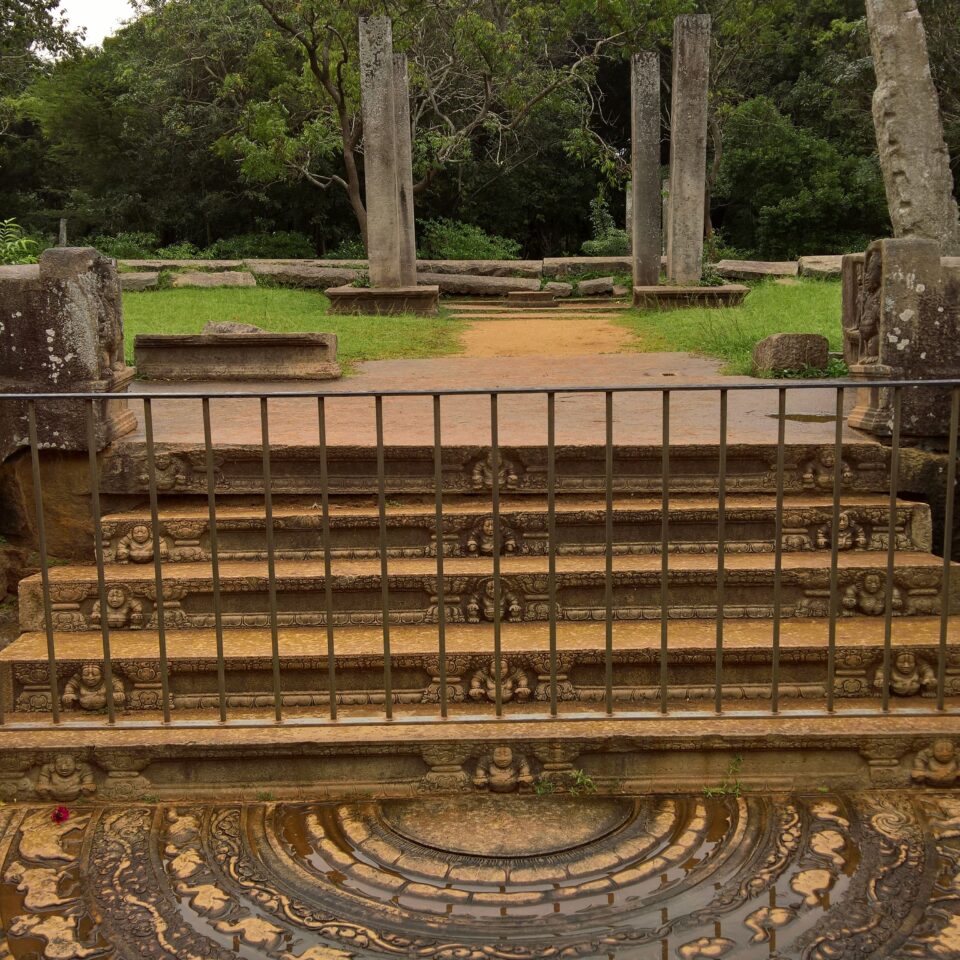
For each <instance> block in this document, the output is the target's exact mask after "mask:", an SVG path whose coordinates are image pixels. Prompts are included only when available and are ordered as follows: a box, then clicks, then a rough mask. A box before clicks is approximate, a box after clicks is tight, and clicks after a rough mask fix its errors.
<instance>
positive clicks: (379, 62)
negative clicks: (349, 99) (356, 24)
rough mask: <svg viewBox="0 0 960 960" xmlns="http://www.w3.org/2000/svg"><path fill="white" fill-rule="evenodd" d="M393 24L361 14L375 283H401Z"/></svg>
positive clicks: (371, 256) (369, 225) (369, 245)
mask: <svg viewBox="0 0 960 960" xmlns="http://www.w3.org/2000/svg"><path fill="white" fill-rule="evenodd" d="M395 87H396V73H395V69H394V63H393V28H392V25H391V23H390V18H389V17H361V18H360V93H361V97H362V100H363V149H364V154H363V170H364V183H365V184H366V200H367V257H368V259H369V261H370V282H371V284H372V285H373V286H374V287H401V286H403V277H402V276H401V270H400V216H401V214H400V191H399V189H398V178H397V120H396V105H395V102H394V93H395Z"/></svg>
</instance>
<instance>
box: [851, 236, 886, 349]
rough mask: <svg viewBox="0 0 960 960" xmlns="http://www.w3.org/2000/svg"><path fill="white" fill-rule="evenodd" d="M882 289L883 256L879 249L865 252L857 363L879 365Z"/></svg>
mask: <svg viewBox="0 0 960 960" xmlns="http://www.w3.org/2000/svg"><path fill="white" fill-rule="evenodd" d="M882 287H883V254H882V252H881V250H880V248H879V247H871V248H870V249H869V250H868V251H867V255H866V260H865V261H864V265H863V276H862V277H861V280H860V304H859V310H858V318H857V338H858V343H859V346H858V350H857V362H858V363H879V361H880V357H879V352H880V347H879V343H878V338H879V336H880V313H881V309H880V308H881V304H880V293H881V289H882Z"/></svg>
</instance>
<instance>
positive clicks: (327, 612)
mask: <svg viewBox="0 0 960 960" xmlns="http://www.w3.org/2000/svg"><path fill="white" fill-rule="evenodd" d="M317 427H318V432H319V439H320V530H321V533H320V536H321V539H322V540H323V608H324V616H325V619H326V622H327V684H328V687H329V696H330V719H331V720H336V719H337V654H336V650H335V647H334V638H333V562H332V558H331V556H330V468H329V465H328V463H327V408H326V404H325V402H324V398H323V397H317Z"/></svg>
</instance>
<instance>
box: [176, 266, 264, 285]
mask: <svg viewBox="0 0 960 960" xmlns="http://www.w3.org/2000/svg"><path fill="white" fill-rule="evenodd" d="M173 285H174V287H177V288H182V287H255V286H256V285H257V279H256V277H254V275H253V274H252V273H246V272H245V271H242V270H224V271H222V272H220V273H204V272H203V271H201V270H191V271H188V272H187V273H177V274H175V275H174V277H173Z"/></svg>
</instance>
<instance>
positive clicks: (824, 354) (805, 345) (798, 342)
mask: <svg viewBox="0 0 960 960" xmlns="http://www.w3.org/2000/svg"><path fill="white" fill-rule="evenodd" d="M829 360H830V341H829V340H827V338H826V337H824V336H821V335H820V334H819V333H775V334H773V335H772V336H769V337H765V338H764V339H763V340H761V341H760V342H759V343H758V344H757V345H756V346H755V347H754V348H753V368H754V370H756V371H758V372H767V371H772V372H780V371H800V370H823V369H825V368H826V366H827V363H828V362H829Z"/></svg>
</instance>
